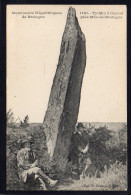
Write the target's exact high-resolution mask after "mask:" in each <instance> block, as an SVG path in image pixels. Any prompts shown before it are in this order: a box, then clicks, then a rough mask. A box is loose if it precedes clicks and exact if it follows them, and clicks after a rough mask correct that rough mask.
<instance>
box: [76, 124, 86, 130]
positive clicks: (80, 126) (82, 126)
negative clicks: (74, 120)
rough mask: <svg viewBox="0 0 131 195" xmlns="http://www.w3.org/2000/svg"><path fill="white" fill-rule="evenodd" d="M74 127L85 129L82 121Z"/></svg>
mask: <svg viewBox="0 0 131 195" xmlns="http://www.w3.org/2000/svg"><path fill="white" fill-rule="evenodd" d="M76 127H77V128H82V129H86V128H85V127H84V125H83V124H82V123H78V125H77V126H76Z"/></svg>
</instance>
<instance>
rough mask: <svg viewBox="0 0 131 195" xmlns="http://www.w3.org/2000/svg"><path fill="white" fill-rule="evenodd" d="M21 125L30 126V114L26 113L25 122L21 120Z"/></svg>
mask: <svg viewBox="0 0 131 195" xmlns="http://www.w3.org/2000/svg"><path fill="white" fill-rule="evenodd" d="M20 126H21V127H28V126H29V116H28V115H26V116H25V118H24V120H23V122H22V121H21V124H20Z"/></svg>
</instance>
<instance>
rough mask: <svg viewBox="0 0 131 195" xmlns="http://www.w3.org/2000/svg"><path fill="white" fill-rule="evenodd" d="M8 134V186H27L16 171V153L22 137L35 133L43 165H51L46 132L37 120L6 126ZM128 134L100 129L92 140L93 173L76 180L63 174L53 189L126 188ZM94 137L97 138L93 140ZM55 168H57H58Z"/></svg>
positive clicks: (93, 137) (12, 188) (22, 187)
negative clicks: (24, 124) (23, 126)
mask: <svg viewBox="0 0 131 195" xmlns="http://www.w3.org/2000/svg"><path fill="white" fill-rule="evenodd" d="M6 134H7V137H6V138H7V139H6V141H7V154H6V158H7V164H6V172H7V182H6V184H7V190H27V188H26V187H27V186H25V185H24V184H23V183H22V182H21V181H20V180H19V178H18V174H17V162H16V154H17V152H18V151H19V149H20V144H19V139H22V138H24V137H27V136H33V137H34V140H35V144H34V148H33V150H34V152H35V153H36V157H37V159H38V160H39V162H40V164H41V165H43V166H44V167H46V168H50V164H49V156H48V153H47V146H46V137H45V134H44V132H43V129H42V128H41V126H40V125H38V124H37V125H30V126H29V127H27V128H21V127H19V126H17V127H16V128H11V127H7V131H6ZM126 137H127V136H126V129H124V130H123V131H120V133H119V139H117V138H118V133H112V134H111V133H109V131H107V130H106V129H103V128H101V129H98V130H97V131H96V133H95V134H94V135H92V137H91V141H92V144H91V142H90V149H91V151H90V153H91V155H92V156H91V157H92V159H91V160H92V162H93V163H95V165H94V167H93V166H92V168H91V169H90V172H91V174H88V175H87V176H86V178H85V179H82V180H74V179H72V178H69V177H68V178H67V179H65V177H63V178H61V179H60V180H59V182H58V184H57V185H56V186H55V188H53V189H52V190H87V191H88V190H122V191H123V190H126V189H127V170H126V167H127V166H126ZM98 138H99V139H98ZM95 139H97V141H94V140H95ZM119 141H120V142H119ZM104 143H106V144H104ZM98 153H99V155H98ZM97 155H98V156H97ZM96 156H97V158H96ZM123 159H124V160H123ZM97 160H98V161H97ZM102 163H103V164H102ZM101 164H102V165H103V167H104V168H103V170H101V169H100V170H98V168H101V166H100V165H101ZM61 165H62V162H61ZM97 165H99V166H97ZM53 171H54V172H55V170H52V172H53ZM98 172H99V174H98ZM98 175H99V176H98ZM49 176H50V177H53V173H50V174H49ZM31 190H33V188H32V189H31ZM34 190H35V188H34Z"/></svg>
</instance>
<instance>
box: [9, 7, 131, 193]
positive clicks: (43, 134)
mask: <svg viewBox="0 0 131 195" xmlns="http://www.w3.org/2000/svg"><path fill="white" fill-rule="evenodd" d="M6 40H7V41H6V104H7V108H6V190H13V191H15V190H16V191H18V190H19V191H126V190H127V185H128V182H127V49H126V47H127V9H126V5H19V4H17V5H15V4H14V5H7V6H6Z"/></svg>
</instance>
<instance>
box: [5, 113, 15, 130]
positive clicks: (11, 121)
mask: <svg viewBox="0 0 131 195" xmlns="http://www.w3.org/2000/svg"><path fill="white" fill-rule="evenodd" d="M6 124H7V126H8V127H9V126H10V127H12V126H13V125H14V113H13V111H12V109H9V110H8V111H7V113H6Z"/></svg>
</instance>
